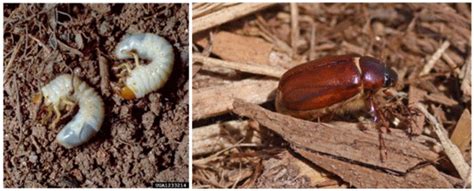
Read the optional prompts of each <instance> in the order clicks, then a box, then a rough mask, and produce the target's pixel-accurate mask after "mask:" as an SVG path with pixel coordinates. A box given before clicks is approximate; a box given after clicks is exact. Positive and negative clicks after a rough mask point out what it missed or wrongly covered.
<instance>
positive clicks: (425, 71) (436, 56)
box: [419, 41, 450, 76]
mask: <svg viewBox="0 0 474 191" xmlns="http://www.w3.org/2000/svg"><path fill="white" fill-rule="evenodd" d="M449 45H450V44H449V41H444V42H443V44H442V45H441V47H439V48H438V50H436V52H435V53H434V54H433V56H431V59H430V60H429V61H428V63H426V64H425V66H424V67H423V70H421V72H420V74H419V76H424V75H427V74H428V73H430V71H431V69H433V67H434V64H435V63H436V61H438V60H439V59H440V58H441V56H442V55H443V54H444V51H446V49H448V47H449Z"/></svg>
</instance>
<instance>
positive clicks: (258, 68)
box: [193, 54, 286, 78]
mask: <svg viewBox="0 0 474 191" xmlns="http://www.w3.org/2000/svg"><path fill="white" fill-rule="evenodd" d="M193 62H200V63H203V64H205V65H209V66H217V67H224V68H229V69H234V70H239V71H242V72H248V73H252V74H260V75H265V76H270V77H275V78H280V77H281V76H282V75H283V73H285V72H286V70H285V69H283V68H278V67H274V66H268V65H260V64H245V63H237V62H229V61H224V60H219V59H215V58H210V57H205V56H202V55H199V54H193Z"/></svg>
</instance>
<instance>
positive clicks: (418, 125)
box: [408, 86, 426, 135]
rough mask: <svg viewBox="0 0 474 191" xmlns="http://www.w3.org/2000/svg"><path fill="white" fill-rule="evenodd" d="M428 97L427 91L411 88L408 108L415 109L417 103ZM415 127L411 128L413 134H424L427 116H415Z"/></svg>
mask: <svg viewBox="0 0 474 191" xmlns="http://www.w3.org/2000/svg"><path fill="white" fill-rule="evenodd" d="M425 95H426V91H424V90H421V89H418V88H417V87H415V86H410V91H409V92H408V107H414V106H415V104H416V103H419V102H421V101H423V99H424V97H425ZM413 119H414V124H413V125H414V126H413V127H412V128H411V129H412V133H413V134H415V135H420V134H421V133H422V132H423V127H424V126H425V116H424V115H415V116H413Z"/></svg>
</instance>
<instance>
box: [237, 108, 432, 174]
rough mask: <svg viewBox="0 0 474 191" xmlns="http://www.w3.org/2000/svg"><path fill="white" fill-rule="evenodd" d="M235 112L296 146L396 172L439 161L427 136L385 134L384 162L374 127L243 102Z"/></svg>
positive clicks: (400, 132) (395, 131)
mask: <svg viewBox="0 0 474 191" xmlns="http://www.w3.org/2000/svg"><path fill="white" fill-rule="evenodd" d="M233 111H234V113H236V114H238V115H240V116H246V117H250V118H252V119H254V120H256V121H258V122H259V123H260V124H261V125H263V126H266V127H267V128H269V129H271V130H273V131H275V132H276V133H278V134H280V135H281V136H282V137H283V138H284V139H285V140H286V141H288V142H289V143H291V144H292V145H294V146H297V147H304V148H307V149H309V150H312V151H317V152H321V153H326V154H330V155H333V156H336V157H342V158H345V159H349V160H353V161H357V162H359V163H364V164H367V165H371V166H376V167H380V168H385V169H390V170H392V171H396V172H401V173H405V172H407V170H408V169H410V168H412V167H414V166H416V165H417V164H419V163H421V162H425V161H434V160H436V159H437V158H438V154H437V153H435V152H433V151H431V150H430V148H429V147H427V146H425V145H423V144H421V143H422V142H425V141H428V140H430V141H434V140H433V139H431V138H429V137H425V136H418V137H412V138H411V139H410V138H409V137H408V136H407V134H406V133H405V132H403V131H402V130H398V129H392V131H391V133H387V134H384V135H383V138H384V141H385V145H386V150H387V153H388V157H387V159H386V160H385V161H383V162H382V161H381V160H380V158H379V154H380V148H379V138H378V137H379V134H378V131H377V130H376V129H374V128H369V129H367V130H365V131H361V130H360V128H358V125H357V124H356V123H346V122H334V123H331V124H328V123H313V122H310V121H305V120H300V119H296V118H293V117H290V116H286V115H282V114H279V113H275V112H271V111H268V110H265V109H263V108H262V107H260V106H258V105H255V104H251V103H246V102H244V101H242V100H236V101H235V102H234V110H233Z"/></svg>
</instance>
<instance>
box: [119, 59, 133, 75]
mask: <svg viewBox="0 0 474 191" xmlns="http://www.w3.org/2000/svg"><path fill="white" fill-rule="evenodd" d="M117 68H119V69H121V70H122V71H121V72H120V73H119V75H122V73H123V71H126V72H128V73H130V72H132V68H131V67H130V64H129V63H126V62H124V63H122V64H119V65H118V66H117ZM124 69H125V70H124Z"/></svg>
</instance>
